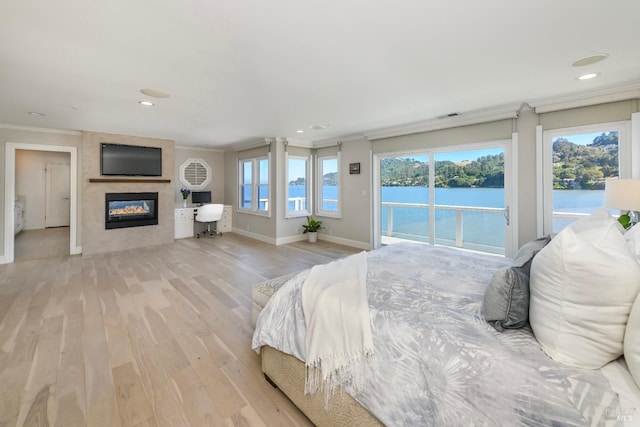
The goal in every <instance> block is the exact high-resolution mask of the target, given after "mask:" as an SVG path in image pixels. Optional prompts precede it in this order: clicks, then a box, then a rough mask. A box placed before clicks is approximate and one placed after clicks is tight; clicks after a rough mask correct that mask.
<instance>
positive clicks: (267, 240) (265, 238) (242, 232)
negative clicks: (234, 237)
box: [233, 227, 276, 245]
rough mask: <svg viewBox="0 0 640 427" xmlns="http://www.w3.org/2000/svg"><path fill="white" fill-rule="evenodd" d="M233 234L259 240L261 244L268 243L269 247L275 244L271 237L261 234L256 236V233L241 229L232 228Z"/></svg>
mask: <svg viewBox="0 0 640 427" xmlns="http://www.w3.org/2000/svg"><path fill="white" fill-rule="evenodd" d="M233 232H234V233H236V234H239V235H241V236H244V237H248V238H250V239H254V240H259V241H261V242H265V243H269V244H270V245H275V244H276V239H274V238H273V237H269V236H264V235H262V234H257V233H252V232H250V231H247V230H242V229H240V228H236V227H233Z"/></svg>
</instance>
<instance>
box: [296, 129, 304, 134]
mask: <svg viewBox="0 0 640 427" xmlns="http://www.w3.org/2000/svg"><path fill="white" fill-rule="evenodd" d="M296 133H304V131H303V130H302V129H298V130H297V131H296Z"/></svg>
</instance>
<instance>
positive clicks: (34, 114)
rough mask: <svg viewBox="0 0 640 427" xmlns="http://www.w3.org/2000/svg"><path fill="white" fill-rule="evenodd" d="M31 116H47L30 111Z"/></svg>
mask: <svg viewBox="0 0 640 427" xmlns="http://www.w3.org/2000/svg"><path fill="white" fill-rule="evenodd" d="M29 114H31V115H32V116H38V117H42V116H46V114H45V113H39V112H37V111H29Z"/></svg>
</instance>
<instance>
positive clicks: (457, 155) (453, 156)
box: [407, 148, 504, 163]
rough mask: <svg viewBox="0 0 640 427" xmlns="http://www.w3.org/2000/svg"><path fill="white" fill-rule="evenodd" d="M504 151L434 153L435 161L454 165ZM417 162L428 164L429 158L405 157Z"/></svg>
mask: <svg viewBox="0 0 640 427" xmlns="http://www.w3.org/2000/svg"><path fill="white" fill-rule="evenodd" d="M503 151H504V149H502V148H485V149H482V150H467V151H449V152H445V153H436V160H437V161H441V160H450V161H452V162H454V163H457V162H462V161H464V160H470V161H471V160H477V159H478V158H479V157H482V156H488V155H495V154H500V153H502V152H503ZM407 157H408V158H412V159H415V160H418V161H420V162H428V161H429V156H426V155H424V156H407Z"/></svg>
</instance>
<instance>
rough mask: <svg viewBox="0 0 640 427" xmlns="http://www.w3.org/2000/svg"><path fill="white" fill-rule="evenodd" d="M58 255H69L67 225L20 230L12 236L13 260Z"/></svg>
mask: <svg viewBox="0 0 640 427" xmlns="http://www.w3.org/2000/svg"><path fill="white" fill-rule="evenodd" d="M60 255H69V227H56V228H45V229H41V230H22V231H21V232H20V233H18V234H16V236H15V238H14V250H13V259H14V260H15V261H25V260H29V259H38V258H46V257H51V256H60Z"/></svg>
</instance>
